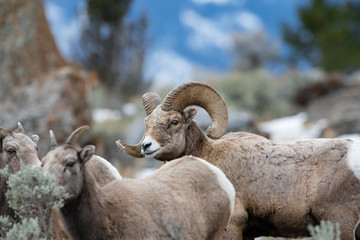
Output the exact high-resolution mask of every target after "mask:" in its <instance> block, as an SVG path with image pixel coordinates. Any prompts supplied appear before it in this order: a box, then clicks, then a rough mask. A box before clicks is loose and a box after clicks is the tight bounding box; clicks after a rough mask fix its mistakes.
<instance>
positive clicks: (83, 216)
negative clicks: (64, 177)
mask: <svg viewBox="0 0 360 240" xmlns="http://www.w3.org/2000/svg"><path fill="white" fill-rule="evenodd" d="M84 171H85V173H84V174H83V176H84V179H83V181H84V186H83V189H82V192H81V193H80V195H79V196H78V197H77V198H75V199H73V200H71V201H70V202H68V203H66V204H65V205H64V207H63V208H62V209H61V213H62V215H63V217H64V220H65V224H66V227H67V230H68V231H69V233H70V234H71V236H72V237H73V239H87V238H88V237H89V236H91V239H100V238H102V237H103V236H104V235H102V234H105V229H106V225H107V224H108V221H106V219H105V218H104V210H103V206H102V202H101V200H100V199H99V198H98V196H102V194H101V193H100V192H101V189H100V187H99V186H98V185H97V183H96V181H95V178H94V177H93V176H92V175H91V174H89V173H87V171H86V170H84Z"/></svg>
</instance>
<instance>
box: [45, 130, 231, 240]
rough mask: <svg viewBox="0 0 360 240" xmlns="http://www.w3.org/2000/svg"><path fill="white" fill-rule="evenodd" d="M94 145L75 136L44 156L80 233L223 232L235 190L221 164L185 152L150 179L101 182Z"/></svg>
mask: <svg viewBox="0 0 360 240" xmlns="http://www.w3.org/2000/svg"><path fill="white" fill-rule="evenodd" d="M75 132H76V133H75V134H76V135H77V136H79V135H80V134H81V133H82V132H83V131H81V130H80V131H79V130H76V131H75ZM94 151H95V147H94V146H91V145H88V146H85V147H83V148H80V147H78V146H76V145H75V143H74V142H73V143H72V144H65V145H60V146H57V147H56V148H53V149H52V150H51V151H49V152H48V153H47V155H46V156H45V157H44V158H43V160H42V162H43V170H44V172H45V173H47V174H50V175H52V176H53V177H54V178H55V180H56V181H57V183H58V184H59V185H62V186H63V187H64V188H65V190H66V191H67V192H68V193H69V194H70V196H71V197H70V198H69V199H67V200H65V205H64V206H63V207H62V208H61V210H60V211H61V214H62V216H63V219H64V222H65V224H66V226H67V229H68V230H69V232H70V233H71V235H72V237H73V238H74V239H124V240H126V239H129V240H130V239H131V240H133V239H219V238H221V236H222V234H223V233H224V229H225V227H226V225H227V223H228V221H229V218H230V215H231V212H232V210H233V207H234V201H235V190H234V188H233V186H232V184H231V183H230V181H229V180H228V179H227V178H226V176H225V174H224V173H223V172H221V171H220V170H219V169H218V168H217V167H215V166H213V165H211V164H209V163H208V162H206V161H204V160H202V159H199V158H195V157H184V158H181V159H178V160H175V161H173V162H172V163H169V164H166V165H165V166H163V167H162V168H160V169H159V170H157V171H156V172H155V173H153V174H152V175H151V176H148V177H146V178H144V179H124V180H115V181H113V182H111V183H109V184H107V185H105V186H99V185H98V184H97V182H96V180H95V178H94V176H93V173H92V171H91V170H89V166H88V164H87V162H88V160H89V159H90V158H91V157H92V155H93V153H94Z"/></svg>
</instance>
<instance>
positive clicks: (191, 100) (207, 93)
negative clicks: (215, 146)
mask: <svg viewBox="0 0 360 240" xmlns="http://www.w3.org/2000/svg"><path fill="white" fill-rule="evenodd" d="M190 105H197V106H199V107H202V108H204V109H205V110H206V111H207V112H208V114H209V115H210V117H211V120H212V126H210V127H208V129H207V135H208V136H209V137H210V138H212V139H217V138H220V137H221V136H223V135H224V133H225V130H226V127H227V122H228V112H227V107H226V104H225V102H224V100H223V99H222V97H221V96H220V95H219V93H218V92H217V91H216V90H215V89H214V88H213V87H211V86H210V85H208V84H205V83H200V82H187V83H184V84H182V85H179V86H177V87H175V88H174V89H173V90H171V91H170V92H169V93H168V95H167V96H166V98H165V100H164V102H163V103H162V106H161V107H162V109H163V110H164V111H170V110H172V109H173V110H177V111H180V112H182V111H183V110H184V109H185V108H186V107H187V106H190Z"/></svg>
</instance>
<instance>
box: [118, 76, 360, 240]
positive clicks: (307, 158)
mask: <svg viewBox="0 0 360 240" xmlns="http://www.w3.org/2000/svg"><path fill="white" fill-rule="evenodd" d="M143 102H144V107H145V111H146V114H147V116H146V118H145V123H146V130H145V133H144V137H143V139H142V140H141V142H140V143H139V144H138V145H134V146H130V145H127V144H125V143H124V142H122V141H120V140H119V141H117V145H118V146H119V147H120V148H121V149H123V150H124V151H125V152H127V153H128V154H129V155H132V156H134V157H138V158H139V157H144V156H145V157H153V158H155V159H158V160H163V161H169V160H172V159H175V158H179V157H181V156H184V155H193V156H196V157H200V158H203V159H205V160H207V161H208V162H209V163H212V164H214V165H215V166H217V167H219V168H220V169H221V170H223V171H224V173H225V174H226V176H227V177H228V178H229V179H230V181H231V182H232V183H233V184H234V187H235V189H236V203H235V212H234V214H233V217H232V219H231V221H230V224H229V226H228V231H227V234H226V238H228V239H231V238H233V239H242V238H243V239H253V238H255V237H258V236H282V237H304V236H309V233H308V230H307V226H308V225H309V224H313V225H317V224H319V223H320V220H329V221H332V222H334V223H335V222H339V224H340V230H341V239H343V240H347V239H353V238H354V229H355V228H356V226H357V224H358V222H359V220H360V181H359V179H360V144H359V143H357V142H353V141H350V140H341V139H315V140H298V141H284V142H274V141H270V140H268V139H266V138H264V137H261V136H257V135H254V134H250V133H246V132H235V133H228V134H226V135H224V136H223V134H224V132H225V129H226V126H227V117H228V116H227V108H226V105H225V103H224V101H223V99H222V98H221V97H220V95H219V94H218V93H217V92H216V91H215V90H214V89H213V88H212V87H211V86H209V85H207V84H203V83H197V82H191V83H185V84H183V85H180V86H178V87H176V88H175V89H173V90H172V91H171V92H170V93H169V94H168V95H167V97H166V98H165V100H164V102H163V103H162V102H161V99H160V97H159V95H157V94H155V93H148V94H145V95H144V96H143ZM190 105H198V106H200V107H202V108H204V109H205V110H206V111H207V112H208V113H209V115H210V117H211V118H212V121H213V124H212V127H210V128H208V131H207V135H208V136H209V137H210V138H213V139H217V140H212V139H209V138H207V137H206V136H205V135H204V134H203V132H202V131H201V129H200V128H199V126H198V125H197V124H196V123H195V122H194V121H192V119H193V117H194V116H195V114H196V109H195V108H188V109H185V108H186V107H188V106H190ZM359 239H360V238H359Z"/></svg>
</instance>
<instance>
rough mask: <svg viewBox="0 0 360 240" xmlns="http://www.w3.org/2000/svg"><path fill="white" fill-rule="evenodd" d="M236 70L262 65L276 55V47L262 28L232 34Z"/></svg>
mask: <svg viewBox="0 0 360 240" xmlns="http://www.w3.org/2000/svg"><path fill="white" fill-rule="evenodd" d="M233 42H234V55H235V66H234V68H235V69H236V70H240V71H247V70H255V69H258V68H260V67H262V66H263V65H264V64H265V63H267V62H269V61H274V60H275V59H276V58H277V56H278V49H277V47H276V46H275V45H274V44H273V43H271V42H270V41H269V38H268V36H267V35H266V33H265V32H264V31H263V30H259V31H256V32H250V33H246V34H239V33H236V34H234V35H233Z"/></svg>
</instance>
